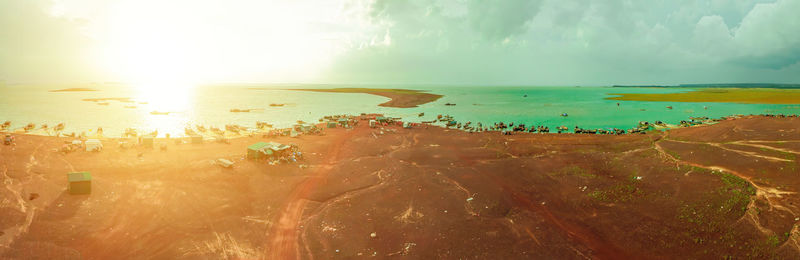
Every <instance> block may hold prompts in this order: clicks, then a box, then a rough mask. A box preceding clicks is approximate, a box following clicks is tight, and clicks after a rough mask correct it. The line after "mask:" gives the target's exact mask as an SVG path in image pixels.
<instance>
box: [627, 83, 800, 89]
mask: <svg viewBox="0 0 800 260" xmlns="http://www.w3.org/2000/svg"><path fill="white" fill-rule="evenodd" d="M611 87H614V88H744V89H751V88H773V89H800V84H781V83H714V84H679V85H614V86H611Z"/></svg>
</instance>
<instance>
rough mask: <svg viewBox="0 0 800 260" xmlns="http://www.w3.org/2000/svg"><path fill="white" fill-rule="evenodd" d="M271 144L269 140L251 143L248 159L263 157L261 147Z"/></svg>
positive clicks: (248, 148) (248, 149)
mask: <svg viewBox="0 0 800 260" xmlns="http://www.w3.org/2000/svg"><path fill="white" fill-rule="evenodd" d="M269 146H270V144H269V143H267V142H258V143H254V144H251V145H250V146H248V147H247V159H260V158H262V157H263V155H264V154H263V153H261V149H264V148H265V147H269Z"/></svg>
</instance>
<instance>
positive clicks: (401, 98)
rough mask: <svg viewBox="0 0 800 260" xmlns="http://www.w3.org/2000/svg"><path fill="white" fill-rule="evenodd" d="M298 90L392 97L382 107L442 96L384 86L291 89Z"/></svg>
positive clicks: (430, 100) (428, 101)
mask: <svg viewBox="0 0 800 260" xmlns="http://www.w3.org/2000/svg"><path fill="white" fill-rule="evenodd" d="M289 90H297V91H313V92H328V93H363V94H371V95H377V96H382V97H387V98H391V100H389V101H388V102H385V103H382V104H379V105H378V106H382V107H398V108H410V107H417V106H419V105H422V104H427V103H430V102H433V101H436V100H438V99H440V98H442V97H443V96H442V95H437V94H431V93H426V92H425V91H422V90H411V89H383V88H332V89H289Z"/></svg>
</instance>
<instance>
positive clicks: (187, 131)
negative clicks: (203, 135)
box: [183, 126, 197, 136]
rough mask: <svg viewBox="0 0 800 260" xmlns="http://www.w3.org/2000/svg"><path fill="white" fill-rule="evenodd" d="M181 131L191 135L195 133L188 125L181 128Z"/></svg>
mask: <svg viewBox="0 0 800 260" xmlns="http://www.w3.org/2000/svg"><path fill="white" fill-rule="evenodd" d="M183 133H184V134H186V136H193V135H197V132H195V131H194V130H193V129H192V127H190V126H187V127H184V128H183Z"/></svg>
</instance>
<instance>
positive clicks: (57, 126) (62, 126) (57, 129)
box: [53, 123, 64, 131]
mask: <svg viewBox="0 0 800 260" xmlns="http://www.w3.org/2000/svg"><path fill="white" fill-rule="evenodd" d="M53 130H55V131H61V130H64V123H58V124H57V125H56V126H55V127H53Z"/></svg>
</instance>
